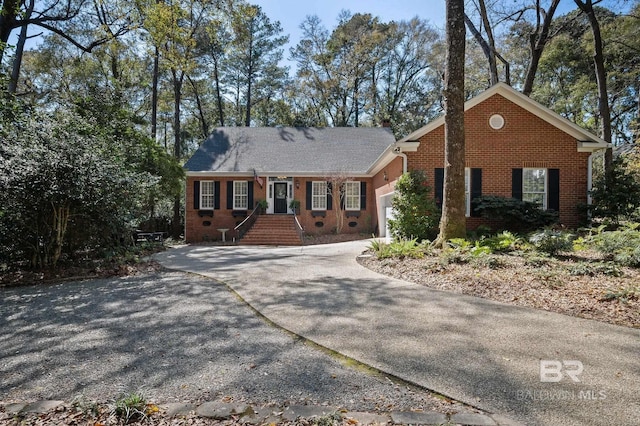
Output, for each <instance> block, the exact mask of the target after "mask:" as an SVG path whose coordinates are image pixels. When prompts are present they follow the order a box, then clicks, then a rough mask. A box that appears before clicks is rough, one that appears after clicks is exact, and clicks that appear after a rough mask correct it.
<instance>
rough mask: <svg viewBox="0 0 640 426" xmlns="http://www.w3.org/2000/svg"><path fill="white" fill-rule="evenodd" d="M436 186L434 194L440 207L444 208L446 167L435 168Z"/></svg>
mask: <svg viewBox="0 0 640 426" xmlns="http://www.w3.org/2000/svg"><path fill="white" fill-rule="evenodd" d="M434 184H435V188H433V191H434V192H433V195H434V197H435V199H436V204H437V205H438V207H440V208H442V201H443V200H442V196H443V194H444V168H442V167H438V168H436V169H435V180H434Z"/></svg>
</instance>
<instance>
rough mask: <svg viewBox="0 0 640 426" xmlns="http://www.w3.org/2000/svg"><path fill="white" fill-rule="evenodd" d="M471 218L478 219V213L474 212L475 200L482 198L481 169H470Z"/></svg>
mask: <svg viewBox="0 0 640 426" xmlns="http://www.w3.org/2000/svg"><path fill="white" fill-rule="evenodd" d="M470 185H471V188H470V189H471V192H470V194H469V196H470V197H471V217H480V213H478V212H476V211H475V207H476V204H477V203H476V202H474V200H475V199H477V198H480V197H481V196H482V169H471V183H470Z"/></svg>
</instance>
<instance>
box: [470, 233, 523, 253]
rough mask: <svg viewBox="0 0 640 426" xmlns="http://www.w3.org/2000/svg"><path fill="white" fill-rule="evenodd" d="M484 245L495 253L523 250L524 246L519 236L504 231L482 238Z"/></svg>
mask: <svg viewBox="0 0 640 426" xmlns="http://www.w3.org/2000/svg"><path fill="white" fill-rule="evenodd" d="M480 241H481V242H482V245H484V246H486V247H489V248H490V249H491V251H492V252H493V253H507V252H511V251H514V250H517V249H519V248H521V246H523V245H524V242H523V241H522V238H520V237H519V236H518V235H516V234H514V233H512V232H509V231H503V232H501V233H499V234H497V235H494V236H491V237H488V238H481V239H480Z"/></svg>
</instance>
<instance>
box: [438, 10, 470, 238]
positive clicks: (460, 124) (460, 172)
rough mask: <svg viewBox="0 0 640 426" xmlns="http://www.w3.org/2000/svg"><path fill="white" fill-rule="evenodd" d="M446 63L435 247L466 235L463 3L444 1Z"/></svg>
mask: <svg viewBox="0 0 640 426" xmlns="http://www.w3.org/2000/svg"><path fill="white" fill-rule="evenodd" d="M446 9H447V18H446V19H447V26H446V32H447V36H446V40H447V59H446V61H447V63H446V70H445V76H444V79H445V81H444V98H445V115H444V122H445V123H444V129H445V145H444V156H445V158H444V187H443V196H442V198H443V199H442V217H441V218H440V233H439V234H438V238H437V239H436V245H437V246H443V245H444V244H445V243H446V241H447V240H449V239H451V238H464V236H465V235H466V232H467V227H466V216H465V215H466V207H465V188H464V167H465V136H464V99H465V98H464V53H465V44H466V43H465V21H464V0H447V6H446Z"/></svg>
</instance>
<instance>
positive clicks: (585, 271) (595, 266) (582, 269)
mask: <svg viewBox="0 0 640 426" xmlns="http://www.w3.org/2000/svg"><path fill="white" fill-rule="evenodd" d="M569 275H576V276H580V275H587V276H590V277H594V276H596V275H607V276H610V277H621V276H623V275H624V273H623V272H622V270H621V269H620V267H619V266H618V265H616V264H615V263H614V262H590V263H587V262H579V263H576V264H574V265H571V266H570V267H569Z"/></svg>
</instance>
